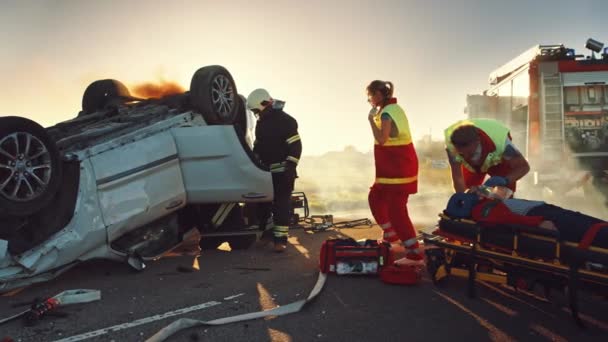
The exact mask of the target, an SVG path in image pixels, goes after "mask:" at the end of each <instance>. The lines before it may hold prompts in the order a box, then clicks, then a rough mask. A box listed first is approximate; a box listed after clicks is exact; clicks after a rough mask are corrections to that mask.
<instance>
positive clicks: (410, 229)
mask: <svg viewBox="0 0 608 342" xmlns="http://www.w3.org/2000/svg"><path fill="white" fill-rule="evenodd" d="M408 199H409V194H408V193H407V192H405V191H403V190H402V189H399V188H397V187H395V188H392V187H391V186H390V185H389V186H387V185H383V186H378V185H377V184H374V185H373V186H372V187H371V189H370V192H369V195H368V201H369V208H370V210H371V212H372V215H373V216H374V219H375V220H376V223H377V224H378V225H379V226H380V228H382V230H383V232H384V235H383V236H384V240H386V241H388V242H395V241H397V240H401V241H402V242H403V243H404V245H405V247H406V248H408V249H417V248H418V241H417V240H416V230H415V229H414V225H413V224H412V220H411V219H410V216H409V213H408V211H407V201H408Z"/></svg>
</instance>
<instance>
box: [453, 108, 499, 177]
mask: <svg viewBox="0 0 608 342" xmlns="http://www.w3.org/2000/svg"><path fill="white" fill-rule="evenodd" d="M467 125H473V126H475V127H477V128H479V129H481V130H482V131H483V132H484V133H485V134H486V135H487V136H488V137H489V138H490V139H491V140H492V142H493V143H494V146H495V147H496V148H495V149H494V151H487V152H488V154H487V155H486V157H485V159H484V160H483V162H482V164H481V168H480V171H481V172H483V173H485V172H487V171H488V169H489V168H491V167H492V166H496V165H498V164H500V163H501V162H502V155H503V153H504V152H505V148H506V144H505V143H506V141H507V138H508V137H509V128H507V127H506V126H505V125H503V124H502V123H500V122H499V121H496V120H493V119H470V120H461V121H458V122H456V123H455V124H453V125H451V126H450V127H448V128H447V129H446V130H445V131H444V134H445V144H446V147H447V149H448V151H449V152H450V154H451V155H452V156H453V157H454V159H455V160H456V161H457V162H459V163H461V164H462V165H463V166H464V167H465V168H467V169H468V170H469V171H471V172H477V170H476V169H475V168H474V167H472V166H471V165H470V164H469V163H468V162H467V161H466V160H464V158H462V156H461V155H460V154H458V152H457V151H456V148H455V147H454V144H452V140H451V137H452V133H454V131H455V130H456V129H457V128H458V127H461V126H467Z"/></svg>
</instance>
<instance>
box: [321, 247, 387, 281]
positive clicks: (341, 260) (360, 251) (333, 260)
mask: <svg viewBox="0 0 608 342" xmlns="http://www.w3.org/2000/svg"><path fill="white" fill-rule="evenodd" d="M389 249H390V245H389V244H387V243H378V241H376V240H365V241H361V242H357V241H355V240H353V239H329V240H326V241H325V242H323V245H322V246H321V256H320V258H319V268H320V270H321V272H323V273H336V274H340V275H343V274H367V275H376V274H378V272H379V271H380V269H381V268H382V267H383V266H384V265H385V264H388V263H392V262H393V260H389V259H390V258H391V257H390V253H389Z"/></svg>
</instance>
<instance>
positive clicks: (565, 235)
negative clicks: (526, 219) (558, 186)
mask: <svg viewBox="0 0 608 342" xmlns="http://www.w3.org/2000/svg"><path fill="white" fill-rule="evenodd" d="M526 216H542V217H544V218H545V220H548V221H552V222H553V223H554V224H555V226H556V227H557V230H559V235H560V239H562V240H566V241H573V242H577V241H580V240H581V239H582V238H583V235H585V233H586V232H587V230H588V229H589V228H590V227H591V226H593V225H594V224H597V223H603V222H605V221H604V220H600V219H598V218H595V217H592V216H589V215H585V214H581V213H579V212H578V211H572V210H568V209H564V208H560V207H558V206H555V205H552V204H543V205H539V206H538V207H534V208H532V209H530V211H529V212H528V213H527V214H526ZM592 245H594V246H598V247H602V248H607V247H608V228H603V229H600V230H599V231H598V233H597V235H596V236H595V239H594V241H593V243H592Z"/></svg>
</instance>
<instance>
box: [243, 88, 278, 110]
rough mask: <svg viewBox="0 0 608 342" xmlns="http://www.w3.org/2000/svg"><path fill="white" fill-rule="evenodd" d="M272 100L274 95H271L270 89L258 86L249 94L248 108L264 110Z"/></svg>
mask: <svg viewBox="0 0 608 342" xmlns="http://www.w3.org/2000/svg"><path fill="white" fill-rule="evenodd" d="M272 101H273V100H272V97H270V94H268V91H267V90H266V89H262V88H258V89H256V90H254V91H252V92H251V94H249V96H247V108H249V109H251V110H255V109H257V110H259V111H262V110H264V108H266V106H268V104H270V103H271V102H272ZM264 102H267V103H264ZM262 103H264V104H262Z"/></svg>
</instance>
